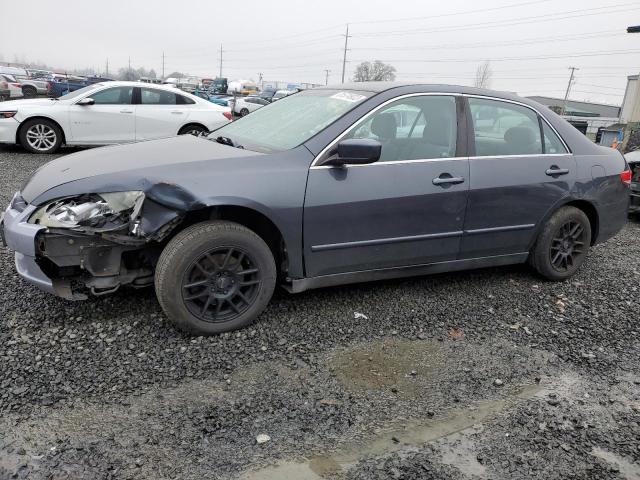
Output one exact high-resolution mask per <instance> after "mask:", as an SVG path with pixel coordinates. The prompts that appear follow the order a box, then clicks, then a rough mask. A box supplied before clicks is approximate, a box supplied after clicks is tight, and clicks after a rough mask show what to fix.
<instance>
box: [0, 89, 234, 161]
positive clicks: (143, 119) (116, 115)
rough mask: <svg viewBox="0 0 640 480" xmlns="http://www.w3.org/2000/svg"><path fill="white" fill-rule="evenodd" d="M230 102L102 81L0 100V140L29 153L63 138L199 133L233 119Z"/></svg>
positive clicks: (76, 141) (102, 141)
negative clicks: (44, 95)
mask: <svg viewBox="0 0 640 480" xmlns="http://www.w3.org/2000/svg"><path fill="white" fill-rule="evenodd" d="M231 119H232V114H231V111H230V109H229V108H226V107H222V106H220V105H215V104H213V103H210V102H208V101H206V100H203V99H201V98H199V97H196V96H194V95H190V94H188V93H185V92H181V91H176V89H175V88H172V87H166V86H163V85H149V84H145V83H139V82H105V83H97V84H94V85H90V86H88V87H84V88H81V89H80V90H76V91H75V92H72V93H69V94H67V95H64V96H62V97H60V98H57V99H51V98H48V99H32V100H15V101H9V102H3V103H2V104H0V143H11V144H20V145H22V146H23V147H24V148H25V149H27V150H28V151H30V152H33V153H53V152H55V151H56V150H57V149H58V148H60V146H61V145H62V144H66V145H108V144H114V143H126V142H134V141H140V140H150V139H154V138H162V137H169V136H172V135H182V134H193V135H201V134H204V133H207V132H210V131H212V130H215V129H217V128H219V127H221V126H222V125H224V124H226V123H227V122H229V121H231Z"/></svg>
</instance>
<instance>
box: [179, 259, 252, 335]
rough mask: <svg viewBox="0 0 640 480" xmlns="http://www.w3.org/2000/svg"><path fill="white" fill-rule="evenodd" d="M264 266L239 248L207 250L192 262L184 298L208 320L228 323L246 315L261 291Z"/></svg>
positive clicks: (200, 316) (196, 311)
mask: <svg viewBox="0 0 640 480" xmlns="http://www.w3.org/2000/svg"><path fill="white" fill-rule="evenodd" d="M260 283H261V278H260V269H259V268H258V267H257V264H256V263H255V262H254V261H253V259H252V258H251V256H250V255H249V254H248V253H247V252H245V251H243V250H241V249H239V248H236V247H221V248H216V249H214V250H211V251H209V252H206V253H205V254H204V255H202V256H201V257H200V258H198V259H197V260H195V261H194V262H192V264H191V266H190V267H188V268H187V270H186V272H185V274H184V275H183V279H182V299H183V301H184V302H185V306H186V307H187V309H188V310H189V312H191V314H192V315H193V316H195V317H197V318H199V319H200V320H202V321H204V322H214V323H215V322H227V321H232V320H234V319H236V318H237V317H238V316H240V315H242V313H244V312H245V311H246V310H247V309H248V308H249V307H250V306H251V305H252V304H253V302H254V301H255V298H256V296H257V294H258V291H259V290H260Z"/></svg>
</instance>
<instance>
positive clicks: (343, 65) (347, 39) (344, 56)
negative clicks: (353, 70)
mask: <svg viewBox="0 0 640 480" xmlns="http://www.w3.org/2000/svg"><path fill="white" fill-rule="evenodd" d="M348 45H349V24H348V23H347V33H345V34H344V55H343V56H342V83H344V71H345V68H346V67H347V50H348V49H347V46H348Z"/></svg>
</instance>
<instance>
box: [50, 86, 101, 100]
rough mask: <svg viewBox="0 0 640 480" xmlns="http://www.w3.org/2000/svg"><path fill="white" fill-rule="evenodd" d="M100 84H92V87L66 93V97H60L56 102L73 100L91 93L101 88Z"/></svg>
mask: <svg viewBox="0 0 640 480" xmlns="http://www.w3.org/2000/svg"><path fill="white" fill-rule="evenodd" d="M61 83H65V82H61ZM103 86H104V84H102V83H94V84H92V85H87V86H86V87H82V88H79V89H78V90H74V91H73V92H70V93H67V94H66V95H62V96H61V97H59V98H58V100H74V99H76V98H78V97H80V96H82V95H84V94H85V93H88V92H91V91H92V90H96V89H98V88H100V87H103Z"/></svg>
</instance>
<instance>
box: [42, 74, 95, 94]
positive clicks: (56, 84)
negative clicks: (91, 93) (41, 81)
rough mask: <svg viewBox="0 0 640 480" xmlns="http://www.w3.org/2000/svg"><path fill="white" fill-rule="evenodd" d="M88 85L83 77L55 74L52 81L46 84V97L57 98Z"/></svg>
mask: <svg viewBox="0 0 640 480" xmlns="http://www.w3.org/2000/svg"><path fill="white" fill-rule="evenodd" d="M87 85H88V83H87V79H86V78H85V77H76V76H71V75H60V74H55V75H54V77H53V80H50V81H49V82H48V83H47V95H48V96H49V97H52V98H59V97H61V96H63V95H67V94H69V93H71V92H75V91H76V90H80V89H81V88H84V87H86V86H87Z"/></svg>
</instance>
